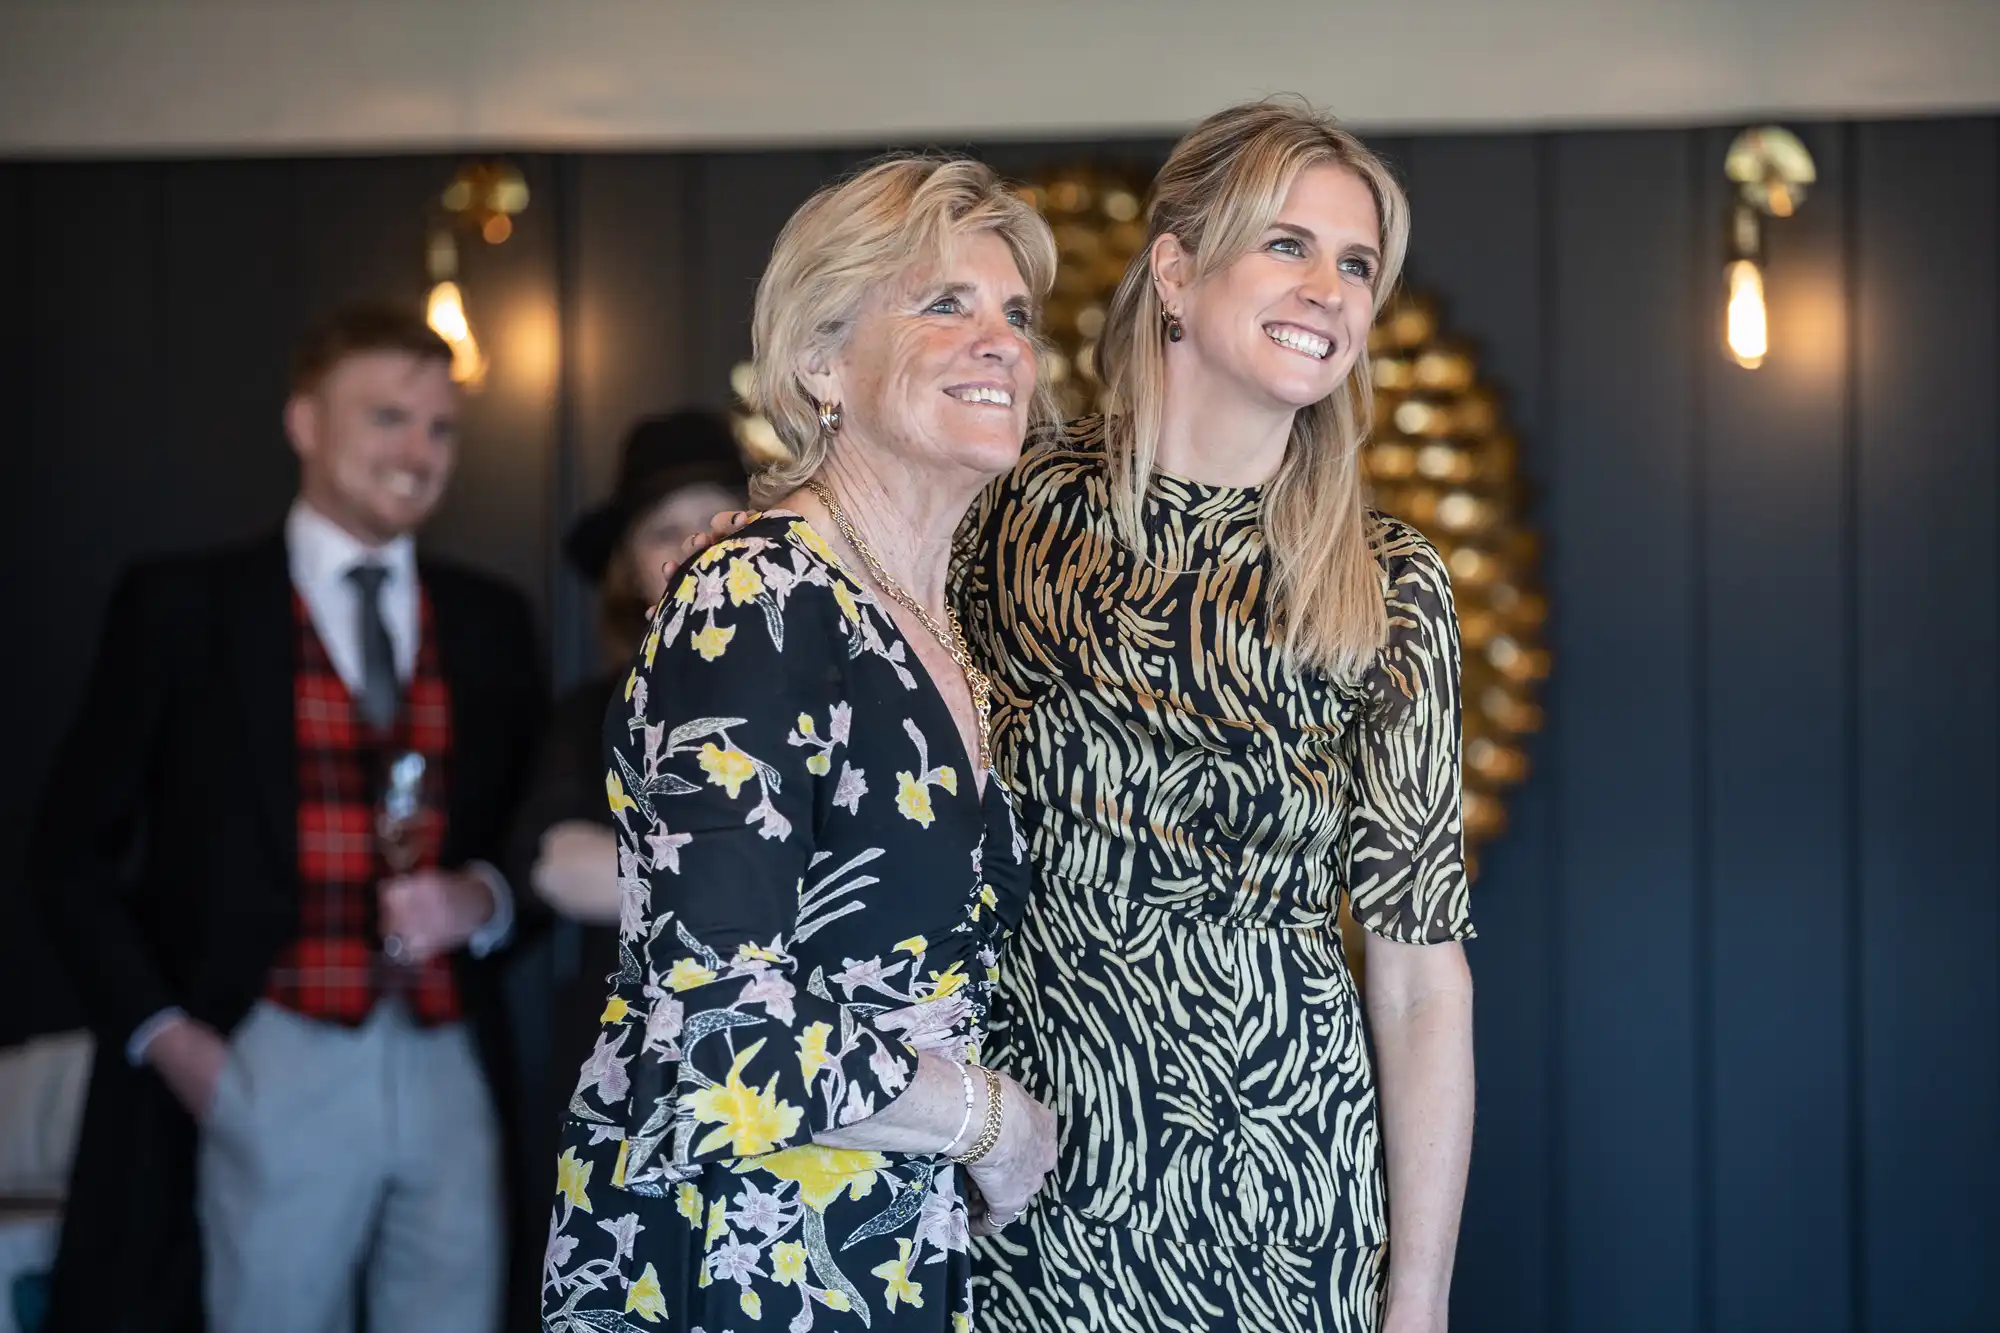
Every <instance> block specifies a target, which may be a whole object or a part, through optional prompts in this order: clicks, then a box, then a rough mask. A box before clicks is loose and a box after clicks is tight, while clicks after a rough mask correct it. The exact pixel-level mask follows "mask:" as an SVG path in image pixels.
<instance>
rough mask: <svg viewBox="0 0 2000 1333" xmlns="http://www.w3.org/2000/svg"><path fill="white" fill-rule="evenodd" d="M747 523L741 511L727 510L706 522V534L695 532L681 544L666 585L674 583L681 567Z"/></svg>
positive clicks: (732, 534)
mask: <svg viewBox="0 0 2000 1333" xmlns="http://www.w3.org/2000/svg"><path fill="white" fill-rule="evenodd" d="M749 521H750V515H749V513H748V512H747V511H745V510H741V509H731V510H727V511H725V512H723V513H720V514H717V515H716V516H715V517H714V518H711V519H710V520H708V531H707V532H697V533H695V534H694V536H692V537H690V538H688V539H687V540H686V541H684V542H682V543H681V549H680V553H679V555H678V556H677V557H676V558H675V560H674V567H673V568H672V569H670V570H668V571H667V582H668V584H669V585H671V584H672V583H673V581H674V579H673V576H674V575H676V574H678V573H680V572H681V566H683V565H685V564H687V562H688V561H690V560H692V559H694V558H695V557H696V556H698V555H700V554H701V553H702V552H703V551H705V550H707V549H708V548H709V547H711V546H713V545H715V544H716V543H717V542H719V541H721V540H722V539H723V538H725V537H733V536H735V535H736V534H737V532H739V531H741V530H742V527H743V525H744V524H746V523H748V522H749Z"/></svg>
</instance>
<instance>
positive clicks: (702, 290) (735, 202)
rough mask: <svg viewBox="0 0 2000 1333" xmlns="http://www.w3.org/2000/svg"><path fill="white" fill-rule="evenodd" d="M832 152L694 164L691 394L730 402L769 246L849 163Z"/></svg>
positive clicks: (738, 156)
mask: <svg viewBox="0 0 2000 1333" xmlns="http://www.w3.org/2000/svg"><path fill="white" fill-rule="evenodd" d="M851 157H852V155H848V154H839V153H831V152H805V151H800V152H785V153H715V154H711V155H709V156H706V157H703V158H701V159H699V162H700V177H699V179H700V181H701V187H700V189H701V193H700V196H699V198H700V203H701V212H700V215H699V220H698V223H697V227H698V231H697V236H698V241H697V251H696V253H697V254H699V255H700V264H699V268H698V271H697V273H696V283H697V288H698V293H699V302H698V304H697V305H695V306H694V307H693V308H694V309H695V310H696V311H698V312H699V314H698V315H697V319H698V320H699V321H700V328H701V333H700V337H699V338H698V339H697V340H696V342H695V345H694V347H693V348H692V352H693V360H694V363H695V365H696V366H697V367H698V370H699V374H698V378H697V379H696V380H695V385H694V388H695V392H696V393H697V394H699V395H700V397H701V400H702V401H703V402H706V403H709V404H710V405H712V406H715V407H722V406H725V405H726V404H727V403H728V402H729V368H730V367H731V366H733V365H735V364H736V363H737V362H739V361H744V360H747V359H748V358H749V356H750V308H751V302H752V297H753V296H754V295H755V294H756V290H757V279H758V278H759V277H760V276H761V275H762V274H763V272H764V264H765V262H766V261H767V260H768V259H769V258H770V255H771V243H772V242H773V241H776V240H777V239H778V232H779V230H780V229H781V228H782V227H783V226H784V225H785V220H786V219H787V218H789V217H791V215H792V212H793V210H795V209H797V208H798V206H799V205H800V204H802V203H804V202H805V201H806V199H807V198H808V197H810V196H811V194H812V192H813V191H814V190H816V189H818V188H819V187H820V186H821V185H823V184H825V183H826V182H827V181H828V180H829V179H831V178H832V177H833V176H834V175H835V174H837V172H838V171H839V170H840V169H841V168H842V167H843V166H844V165H846V164H848V163H849V161H850V160H851Z"/></svg>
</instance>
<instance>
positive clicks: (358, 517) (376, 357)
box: [285, 351, 458, 546]
mask: <svg viewBox="0 0 2000 1333" xmlns="http://www.w3.org/2000/svg"><path fill="white" fill-rule="evenodd" d="M285 427H286V431H287V433H288V434H290V436H291V439H292V448H293V450H294V451H295V452H296V453H297V454H298V456H299V470H300V488H299V489H300V493H301V494H302V495H303V496H304V497H305V500H306V502H307V503H308V504H310V505H312V506H313V508H315V509H317V510H319V512H320V513H322V514H324V515H325V516H326V517H327V518H329V519H331V520H333V522H335V523H337V524H338V525H339V526H340V527H342V528H344V529H346V530H347V531H348V532H349V533H351V534H352V535H353V536H355V537H356V538H358V539H360V540H361V541H364V542H367V543H368V544H370V545H374V546H380V545H385V544H387V543H388V542H390V541H393V540H394V539H396V538H397V537H401V536H404V535H406V534H408V533H412V532H415V531H416V530H417V528H418V527H419V526H421V525H422V524H423V522H424V520H425V519H427V518H429V517H430V516H431V513H432V511H433V510H435V509H436V508H437V506H438V502H439V501H440V500H442V499H443V498H444V488H445V483H446V482H448V481H450V480H451V471H452V464H453V462H454V461H455V460H456V457H457V452H458V389H457V387H456V386H455V385H454V384H453V383H452V382H451V368H450V364H449V363H448V362H445V361H442V360H440V359H438V358H435V357H422V356H416V355H413V354H412V353H409V352H398V351H380V352H358V353H355V354H353V355H350V356H346V357H343V358H341V360H340V361H339V362H338V363H337V364H336V365H334V366H333V367H332V369H330V370H328V371H327V372H326V374H325V375H324V376H322V377H321V378H320V381H319V383H318V384H317V385H316V386H314V387H313V388H311V389H309V390H306V391H304V392H301V393H298V394H295V395H294V396H293V397H292V400H291V401H290V402H289V403H288V404H286V407H285Z"/></svg>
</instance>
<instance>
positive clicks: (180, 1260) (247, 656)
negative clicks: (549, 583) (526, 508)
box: [31, 305, 544, 1333]
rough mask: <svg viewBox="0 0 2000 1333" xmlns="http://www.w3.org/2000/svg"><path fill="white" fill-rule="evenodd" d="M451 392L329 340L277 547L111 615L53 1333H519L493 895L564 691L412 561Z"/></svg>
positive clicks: (63, 893) (64, 809) (59, 818)
mask: <svg viewBox="0 0 2000 1333" xmlns="http://www.w3.org/2000/svg"><path fill="white" fill-rule="evenodd" d="M450 363H451V352H450V349H449V348H448V347H447V346H446V344H445V343H444V342H443V341H442V340H441V339H439V338H438V337H437V336H436V335H435V334H434V333H432V332H431V330H430V329H429V328H428V327H426V326H425V324H424V323H423V321H422V319H421V318H420V317H419V316H418V315H417V314H416V313H415V312H412V311H405V310H403V309H401V308H399V307H394V306H386V305H355V306H350V307H346V308H343V309H341V310H339V311H336V312H335V313H334V314H332V315H331V316H329V317H328V318H326V319H325V320H323V321H322V322H321V323H320V324H319V325H317V326H316V327H315V328H314V329H313V330H311V331H310V332H309V333H308V334H307V336H306V337H305V338H304V340H303V341H302V343H301V344H300V346H299V348H298V352H297V356H296V361H295V367H294V376H293V385H292V396H291V398H290V400H289V402H288V403H287V406H286V412H285V427H286V431H287V434H288V435H289V437H290V439H291V443H292V447H293V449H294V451H295V452H296V453H297V454H298V457H299V463H300V488H299V495H298V498H297V500H296V502H295V503H294V504H293V506H292V508H291V511H290V513H289V514H288V515H286V517H285V520H284V523H283V526H282V528H281V529H280V530H278V531H274V532H272V533H271V534H270V535H269V536H267V537H265V538H263V539H261V540H258V541H255V542H252V543H250V544H248V545H240V546H231V547H226V548H221V549H216V550H209V551H203V552H199V553H195V554H192V555H185V556H180V557H176V558H172V559H167V560H159V561H154V562H150V563H146V564H142V565H140V566H138V567H136V568H134V569H132V570H131V571H129V572H128V573H127V574H126V576H125V577H124V578H123V580H122V581H121V582H120V584H119V586H118V588H117V591H116V592H115V593H114V594H113V596H112V599H111V604H110V608H109V610H108V612H107V613H106V621H105V629H104V634H103V638H102V641H101V643H100V646H99V649H98V653H97V658H96V663H95V666H94V668H93V670H92V674H91V678H90V681H89V683H88V685H87V687H86V690H85V694H84V702H83V707H82V710H81V713H80V715H79V717H78V718H77V720H76V723H75V725H74V727H73V728H72V730H71V731H70V733H69V736H68V738H67V740H66V741H65V743H64V745H63V747H62V749H61V751H60V753H59V755H58V757H57V761H56V764H55V768H54V771H53V775H52V777H51V779H50V782H49V786H48V790H47V793H46V797H45V800H44V803H43V807H42V810H41V813H40V817H39V820H38V827H37V831H36V835H35V841H34V846H33V848H32V851H31V875H32V878H33V882H34V889H35V891H36V893H37V896H38V900H39V902H40V904H41V907H42V910H43V913H44V915H45V916H46V918H47V921H48V925H49V929H50V933H51V934H52V936H53V937H54V939H55V941H56V944H57V948H58V951H59V952H60V954H61V955H62V958H63V961H64V963H65V965H66V966H67V968H68V970H69V972H70V974H71V976H72V979H73V980H74V982H75V985H76V989H77V991H78V993H79V995H80V996H81V998H82V1000H83V1003H84V1008H85V1010H86V1013H87V1015H88V1018H89V1021H90V1023H91V1026H92V1028H93V1030H94V1031H95V1033H96V1036H97V1038H98V1051H97V1056H96V1064H95V1068H94V1070H93V1075H92V1081H91V1090H90V1096H89V1102H88V1107H87V1110H86V1112H85V1116H84V1123H83V1129H82V1134H81V1139H80V1141H79V1144H78V1150H77V1160H76V1167H75V1172H74V1177H73V1180H72V1187H71V1192H70V1200H69V1210H68V1215H67V1219H66V1222H65V1226H64V1230H63V1237H62V1244H61V1250H60V1253H59V1256H58V1260H57V1265H56V1272H55V1278H54V1283H53V1306H52V1309H51V1312H50V1314H51V1318H50V1328H51V1329H52V1330H56V1331H57V1333H64V1331H66V1330H81V1329H90V1330H105V1329H132V1330H141V1329H144V1330H153V1329H159V1330H169V1329H171V1330H182V1329H198V1328H202V1327H204V1326H205V1327H207V1328H211V1329H213V1330H216V1333H238V1331H239V1330H241V1331H247V1330H258V1333H276V1331H277V1330H285V1331H286V1333H293V1331H296V1333H344V1331H345V1330H348V1329H352V1328H355V1327H357V1326H358V1325H359V1324H360V1323H361V1317H362V1315H363V1314H364V1313H365V1317H366V1318H365V1323H366V1326H367V1327H370V1328H373V1329H384V1330H403V1329H418V1328H421V1329H424V1330H426V1331H427V1333H457V1331H458V1330H464V1331H465V1333H490V1331H491V1330H492V1329H493V1328H494V1327H495V1326H496V1324H497V1322H498V1318H499V1307H500V1302H501V1288H502V1280H503V1268H504V1263H505V1254H504V1250H505V1240H504V1236H505V1227H504V1224H503V1183H502V1180H501V1174H502V1163H503V1161H505V1160H507V1159H508V1157H509V1154H507V1153H505V1152H504V1151H503V1148H502V1145H501V1131H500V1127H499V1123H498V1120H499V1117H498V1116H497V1114H496V1107H499V1106H505V1105H507V1104H509V1101H510V1098H508V1097H507V1096H506V1095H505V1094H504V1092H503V1091H502V1089H501V1088H500V1087H499V1086H497V1075H498V1074H499V1072H500V1071H502V1070H504V1069H505V1068H507V1067H508V1058H507V1052H506V1050H505V1046H504V1028H503V1025H502V1022H501V1014H500V1003H499V995H498V991H497V987H498V978H497V976H496V975H495V966H494V958H493V954H494V951H495V950H496V949H497V948H499V946H501V945H502V944H503V943H504V942H505V941H506V940H507V938H508V936H509V934H510V932H511V929H512V923H513V907H514V904H513V893H512V890H511V889H510V887H509V886H508V884H507V883H506V882H505V880H504V879H503V878H502V877H501V876H500V875H499V874H498V873H497V872H495V871H494V870H493V869H492V867H491V866H490V865H489V864H486V860H487V859H488V858H490V859H492V860H498V859H499V855H500V848H501V843H502V839H503V837H504V836H505V832H506V829H507V826H508V823H509V820H510V818H511V817H512V814H513V810H514V806H515V803H516V800H517V797H518V795H519V792H520V790H521V787H522V784H523V781H524V779H525V776H526V773H527V768H528V765H529V762H530V760H531V756H532V753H533V749H534V744H535V740H536V737H537V735H538V733H539V730H540V726H541V720H542V713H543V707H544V688H543V682H542V677H541V673H540V670H539V667H538V665H537V664H538V662H539V660H540V652H539V649H538V646H537V644H536V641H535V639H534V637H533V634H532V630H531V625H530V615H529V611H528V607H527V604H526V602H525V601H524V599H523V598H522V597H521V596H520V595H519V594H518V593H516V592H515V591H513V590H511V589H509V588H506V587H504V586H501V585H500V584H498V583H495V582H494V581H492V580H490V579H488V578H486V577H484V576H482V575H478V574H475V573H472V572H470V571H468V570H465V569H461V568H458V567H455V566H452V565H449V564H445V563H441V562H437V561H433V560H430V559H428V558H426V557H422V556H419V555H418V554H417V552H416V549H415V542H414V536H415V533H416V532H417V530H418V529H419V528H420V527H421V526H422V525H423V523H424V522H425V520H427V519H428V518H429V517H430V515H431V514H432V513H433V511H434V510H435V509H436V508H437V505H438V503H439V501H440V500H441V499H442V498H443V496H444V493H445V487H446V484H447V482H448V481H449V479H450V477H451V474H452V468H453V464H454V462H455V459H456V454H457V449H458V416H459V398H458V390H457V388H456V386H455V385H454V384H453V383H452V380H451V376H450ZM204 1305H205V1307H206V1315H207V1318H206V1322H205V1323H204V1319H203V1308H204Z"/></svg>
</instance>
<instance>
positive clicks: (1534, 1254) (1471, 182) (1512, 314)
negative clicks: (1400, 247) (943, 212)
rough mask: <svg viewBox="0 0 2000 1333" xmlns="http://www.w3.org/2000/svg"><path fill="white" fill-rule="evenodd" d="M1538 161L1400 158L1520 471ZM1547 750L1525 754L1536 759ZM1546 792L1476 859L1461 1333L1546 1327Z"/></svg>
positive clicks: (1418, 230)
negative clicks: (1471, 1118) (1508, 428)
mask: <svg viewBox="0 0 2000 1333" xmlns="http://www.w3.org/2000/svg"><path fill="white" fill-rule="evenodd" d="M1541 155H1542V144H1541V142H1540V141H1538V140H1536V139H1533V138H1530V137H1528V136H1525V135H1508V136H1478V137H1464V138H1443V137H1440V138H1435V139H1417V140H1414V141H1412V142H1411V143H1410V144H1409V146H1408V147H1407V149H1405V151H1404V155H1403V160H1404V162H1405V164H1406V165H1405V169H1404V171H1403V178H1404V182H1405V188H1407V189H1408V191H1409V194H1410V203H1411V211H1412V216H1413V217H1414V219H1415V224H1414V230H1413V233H1412V235H1411V238H1410V248H1411V253H1410V263H1409V285H1410V287H1411V288H1412V289H1413V290H1416V291H1421V292H1426V293H1430V294H1432V295H1434V296H1436V297H1438V298H1439V303H1440V305H1441V307H1442V315H1443V320H1444V326H1445V327H1446V328H1447V329H1448V330H1450V332H1451V334H1452V335H1453V336H1454V337H1458V338H1462V339H1464V340H1466V341H1467V342H1469V343H1470V344H1471V345H1472V347H1473V349H1474V351H1475V353H1476V355H1477V357H1478V362H1479V368H1480V373H1481V374H1482V376H1484V377H1485V378H1486V379H1488V380H1489V381H1490V382H1491V383H1492V384H1493V385H1495V386H1496V387H1497V388H1499V389H1500V390H1501V393H1502V397H1503V398H1504V399H1505V400H1506V405H1507V415H1508V418H1509V420H1510V422H1511V423H1512V425H1513V426H1514V428H1515V430H1516V432H1517V433H1518V434H1519V436H1520V438H1521V441H1522V445H1523V452H1522V457H1523V464H1522V466H1523V469H1524V471H1525V472H1526V474H1527V475H1528V476H1529V477H1532V478H1544V477H1547V476H1549V475H1550V469H1549V467H1548V466H1547V463H1548V458H1547V438H1546V434H1545V432H1544V431H1543V430H1542V429H1541V424H1542V421H1543V403H1542V397H1543V385H1544V383H1545V380H1546V377H1547V368H1546V367H1545V366H1544V365H1543V362H1542V351H1543V348H1542V342H1541V331H1542V326H1543V321H1544V319H1545V318H1546V314H1547V311H1546V290H1547V289H1546V277H1547V274H1546V271H1545V267H1544V266H1545V261H1546V255H1545V254H1544V250H1545V247H1544V246H1543V244H1542V210H1541V195H1540V188H1539V187H1540V181H1541ZM1539 498H1541V497H1534V496H1531V497H1530V499H1531V501H1534V500H1538V499H1539ZM1537 508H1538V510H1539V509H1540V508H1541V507H1540V506H1539V505H1538V506H1537ZM1545 750H1546V747H1545V746H1540V745H1538V746H1536V747H1535V753H1534V759H1535V761H1536V762H1537V764H1538V765H1539V764H1541V763H1542V762H1545ZM1548 794H1549V793H1548V785H1547V782H1546V780H1545V778H1543V777H1537V779H1536V780H1535V781H1533V782H1531V783H1530V784H1529V785H1528V786H1527V787H1526V788H1525V789H1523V790H1521V791H1519V792H1517V793H1516V794H1515V796H1514V797H1513V798H1512V799H1511V801H1510V802H1509V806H1510V808H1509V816H1510V821H1511V831H1510V832H1509V834H1508V835H1507V837H1506V839H1505V840H1504V841H1502V842H1501V843H1500V844H1498V845H1497V846H1496V847H1494V848H1492V849H1491V850H1490V851H1489V852H1488V853H1487V854H1486V855H1485V857H1484V858H1483V863H1482V866H1481V869H1480V879H1479V885H1478V889H1477V891H1476V892H1477V897H1476V899H1475V907H1474V912H1475V919H1476V922H1477V924H1478V927H1479V939H1478V940H1477V941H1476V942H1475V943H1474V944H1473V945H1472V946H1471V950H1470V956H1471V959H1472V967H1473V974H1474V977H1475V979H1476V984H1477V986H1478V996H1479V1008H1478V1014H1479V1021H1478V1024H1477V1029H1476V1032H1475V1034H1474V1035H1475V1037H1476V1039H1477V1042H1478V1050H1479V1127H1478V1139H1479V1150H1478V1151H1476V1152H1475V1153H1474V1154H1473V1163H1472V1178H1471V1181H1470V1183H1469V1185H1468V1189H1467V1196H1468V1197H1467V1205H1466V1216H1465V1229H1464V1235H1463V1239H1462V1242H1461V1244H1460V1246H1459V1268H1458V1278H1457V1282H1456V1285H1455V1291H1454V1300H1453V1310H1452V1324H1453V1327H1455V1328H1462V1329H1465V1330H1468V1333H1482V1331H1485V1333H1500V1331H1501V1330H1522V1331H1523V1333H1526V1331H1527V1330H1539V1329H1546V1328H1549V1327H1551V1326H1552V1325H1551V1322H1550V1308H1551V1307H1550V1292H1549V1284H1550V1268H1549V1256H1550V1248H1551V1247H1550V1228H1549V1225H1548V1223H1549V1219H1550V1210H1551V1208H1552V1205H1553V1198H1554V1191H1553V1189H1552V1181H1553V1176H1552V1171H1551V1168H1552V1166H1553V1162H1552V1157H1551V1148H1552V1145H1551V1141H1550V1138H1549V1135H1548V1127H1549V1125H1550V1123H1551V1118H1550V1112H1551V1110H1552V1107H1551V1101H1550V1077H1551V1073H1552V1071H1553V1069H1554V1068H1555V1065H1554V1060H1553V1051H1552V1043H1551V1040H1550V1039H1551V1037H1552V1035H1553V1028H1552V1026H1551V1021H1550V1020H1551V1011H1552V1010H1551V1007H1552V1002H1553V996H1554V994H1555V980H1556V978H1555V969H1554V967H1553V965H1552V964H1553V962H1554V959H1553V955H1552V953H1551V948H1550V946H1551V937H1550V924H1551V918H1550V899H1551V893H1552V887H1553V886H1552V883H1551V877H1550V873H1549V871H1550V864H1551V860H1550V858H1551V855H1552V849H1551V845H1550V841H1549V839H1550V819H1549V816H1550V814H1551V811H1552V807H1551V803H1550V801H1549V799H1548ZM1502 1144H1504V1145H1506V1147H1505V1150H1504V1151H1500V1150H1497V1147H1498V1145H1502ZM1489 1146H1492V1147H1494V1148H1495V1149H1496V1150H1493V1151H1489V1150H1488V1148H1489Z"/></svg>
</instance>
